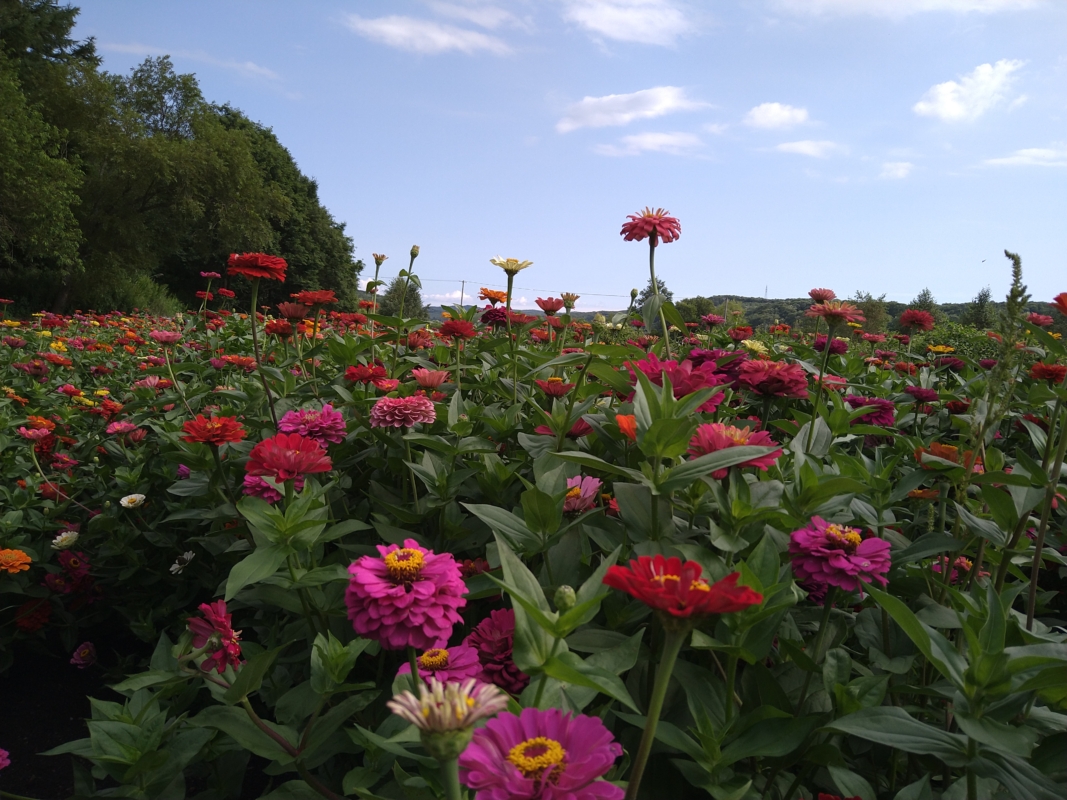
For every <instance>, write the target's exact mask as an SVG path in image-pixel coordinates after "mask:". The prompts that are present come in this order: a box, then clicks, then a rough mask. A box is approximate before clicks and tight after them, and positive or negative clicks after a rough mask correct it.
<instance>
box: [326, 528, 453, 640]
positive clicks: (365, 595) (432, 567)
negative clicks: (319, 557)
mask: <svg viewBox="0 0 1067 800" xmlns="http://www.w3.org/2000/svg"><path fill="white" fill-rule="evenodd" d="M378 552H379V554H380V557H379V558H375V557H373V556H361V557H360V558H359V559H357V560H356V561H354V562H353V563H352V564H351V565H350V566H349V567H348V572H349V574H351V576H352V577H351V579H350V580H349V582H348V590H347V591H346V592H345V605H346V606H347V607H348V618H349V619H350V620H351V621H352V627H353V628H354V629H355V631H356V633H358V634H359V635H360V636H366V637H367V638H368V639H376V640H378V641H379V642H381V644H382V647H384V648H385V649H387V650H403V649H404V648H406V647H409V646H410V647H414V648H415V649H416V650H429V649H431V648H434V647H438V646H440V645H441V644H443V643H444V642H446V641H448V638H449V636H451V634H452V626H453V625H455V624H456V623H457V622H460V621H462V617H461V616H460V614H459V609H461V608H463V607H464V606H465V605H466V604H467V601H466V599H465V598H464V597H463V595H464V594H466V593H467V587H466V585H465V584H464V583H463V578H462V576H461V575H460V570H459V565H458V564H457V563H456V560H455V558H453V557H452V554H451V553H434V552H433V551H432V550H427V549H425V548H423V547H420V546H419V543H418V542H416V541H415V540H414V539H406V540H405V541H404V546H403V547H399V546H398V545H395V544H393V545H389V546H385V545H378Z"/></svg>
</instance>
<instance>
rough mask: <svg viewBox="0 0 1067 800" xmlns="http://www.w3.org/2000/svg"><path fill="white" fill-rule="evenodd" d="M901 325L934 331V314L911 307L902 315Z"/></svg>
mask: <svg viewBox="0 0 1067 800" xmlns="http://www.w3.org/2000/svg"><path fill="white" fill-rule="evenodd" d="M900 327H902V328H909V329H918V330H921V331H932V330H933V329H934V315H933V314H931V313H930V312H929V311H920V310H919V309H917V308H909V309H908V310H907V311H905V312H904V313H903V314H901V315H900Z"/></svg>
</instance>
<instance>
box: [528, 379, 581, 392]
mask: <svg viewBox="0 0 1067 800" xmlns="http://www.w3.org/2000/svg"><path fill="white" fill-rule="evenodd" d="M534 383H536V384H537V387H538V388H539V389H540V390H541V391H542V392H544V393H545V394H547V395H548V396H549V397H564V396H565V395H566V394H567V392H569V391H570V390H571V389H573V388H574V384H573V383H564V382H563V378H555V377H553V378H549V379H547V380H540V379H537V380H534Z"/></svg>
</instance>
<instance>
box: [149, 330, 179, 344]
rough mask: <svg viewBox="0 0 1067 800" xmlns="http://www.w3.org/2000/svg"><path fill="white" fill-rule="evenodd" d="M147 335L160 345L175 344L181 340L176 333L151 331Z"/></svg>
mask: <svg viewBox="0 0 1067 800" xmlns="http://www.w3.org/2000/svg"><path fill="white" fill-rule="evenodd" d="M148 335H149V336H150V337H152V338H153V339H155V340H156V341H157V342H159V343H160V344H177V343H178V342H180V341H181V340H182V335H181V333H179V332H178V331H152V332H150V333H149V334H148Z"/></svg>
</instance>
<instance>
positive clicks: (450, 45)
mask: <svg viewBox="0 0 1067 800" xmlns="http://www.w3.org/2000/svg"><path fill="white" fill-rule="evenodd" d="M345 24H346V25H347V26H348V28H349V29H350V30H352V31H353V32H354V33H357V34H359V35H360V36H362V37H364V38H365V39H370V40H372V41H375V42H380V43H381V44H384V45H388V46H389V47H395V48H397V49H398V50H407V51H409V52H412V53H421V54H423V55H437V54H439V53H447V52H450V51H452V50H458V51H459V52H461V53H466V54H467V55H472V54H474V53H478V52H486V53H492V54H494V55H506V54H507V53H510V52H511V48H510V47H508V45H507V43H506V42H504V41H503V40H501V39H498V38H497V37H495V36H490V35H489V34H486V33H482V32H481V31H472V30H470V29H468V28H460V27H457V26H455V25H447V24H445V23H441V22H434V21H433V20H428V19H417V18H416V17H404V16H398V15H394V16H389V17H376V18H374V19H367V18H366V17H361V16H359V15H358V14H349V15H347V16H346V17H345Z"/></svg>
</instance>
